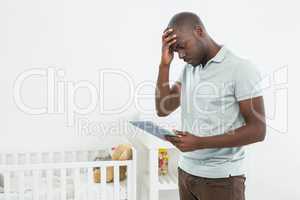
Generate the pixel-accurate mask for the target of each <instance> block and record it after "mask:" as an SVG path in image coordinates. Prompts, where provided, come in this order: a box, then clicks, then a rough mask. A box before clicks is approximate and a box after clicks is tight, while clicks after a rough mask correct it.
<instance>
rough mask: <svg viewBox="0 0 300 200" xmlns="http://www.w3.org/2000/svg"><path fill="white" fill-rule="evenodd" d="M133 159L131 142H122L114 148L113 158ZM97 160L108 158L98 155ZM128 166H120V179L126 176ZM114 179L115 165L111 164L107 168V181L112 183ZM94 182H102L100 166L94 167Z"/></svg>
mask: <svg viewBox="0 0 300 200" xmlns="http://www.w3.org/2000/svg"><path fill="white" fill-rule="evenodd" d="M131 159H132V146H131V145H130V144H120V145H118V146H117V147H115V148H113V149H112V153H111V160H131ZM95 160H108V159H107V157H106V158H105V159H101V158H99V157H96V159H95ZM126 171H127V168H126V166H120V168H119V172H120V181H122V180H124V179H125V178H126ZM113 181H114V167H113V166H110V167H107V168H106V182H107V183H110V182H113ZM94 182H95V183H100V182H101V170H100V169H99V168H94Z"/></svg>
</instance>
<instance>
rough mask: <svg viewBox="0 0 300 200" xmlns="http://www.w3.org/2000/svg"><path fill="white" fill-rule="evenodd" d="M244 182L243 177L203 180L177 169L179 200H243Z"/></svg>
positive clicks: (244, 178)
mask: <svg viewBox="0 0 300 200" xmlns="http://www.w3.org/2000/svg"><path fill="white" fill-rule="evenodd" d="M245 180H246V177H245V176H244V175H241V176H230V177H228V178H203V177H198V176H193V175H191V174H188V173H186V172H185V171H183V170H182V169H180V168H178V185H179V195H180V200H245Z"/></svg>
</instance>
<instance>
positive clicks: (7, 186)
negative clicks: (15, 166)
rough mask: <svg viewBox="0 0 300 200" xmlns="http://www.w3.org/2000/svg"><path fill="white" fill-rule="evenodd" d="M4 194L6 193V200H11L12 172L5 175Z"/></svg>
mask: <svg viewBox="0 0 300 200" xmlns="http://www.w3.org/2000/svg"><path fill="white" fill-rule="evenodd" d="M4 193H5V199H9V193H10V172H5V173H4Z"/></svg>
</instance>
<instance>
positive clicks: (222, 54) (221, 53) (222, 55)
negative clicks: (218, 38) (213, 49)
mask: <svg viewBox="0 0 300 200" xmlns="http://www.w3.org/2000/svg"><path fill="white" fill-rule="evenodd" d="M226 52H227V48H226V47H225V46H224V45H222V47H221V49H220V50H219V51H218V53H217V54H216V55H215V56H214V57H213V58H212V59H211V60H210V62H216V63H220V62H222V61H223V60H224V58H225V55H226Z"/></svg>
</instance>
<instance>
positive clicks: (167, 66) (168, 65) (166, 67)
mask: <svg viewBox="0 0 300 200" xmlns="http://www.w3.org/2000/svg"><path fill="white" fill-rule="evenodd" d="M159 68H162V69H169V68H170V64H165V63H160V64H159Z"/></svg>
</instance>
